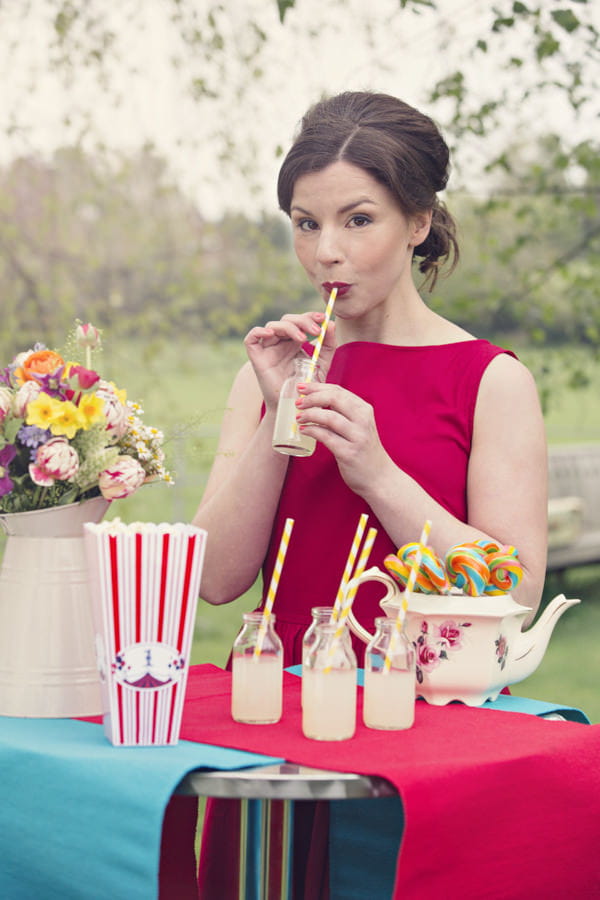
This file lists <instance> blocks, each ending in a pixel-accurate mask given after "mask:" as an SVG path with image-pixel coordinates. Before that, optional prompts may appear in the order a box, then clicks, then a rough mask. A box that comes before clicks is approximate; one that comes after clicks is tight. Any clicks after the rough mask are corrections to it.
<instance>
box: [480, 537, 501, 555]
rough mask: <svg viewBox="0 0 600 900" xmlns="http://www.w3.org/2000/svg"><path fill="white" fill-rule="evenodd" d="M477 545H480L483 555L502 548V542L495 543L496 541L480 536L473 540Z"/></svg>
mask: <svg viewBox="0 0 600 900" xmlns="http://www.w3.org/2000/svg"><path fill="white" fill-rule="evenodd" d="M473 543H474V544H475V545H476V546H477V547H481V549H482V550H483V554H484V556H486V557H487V556H489V554H490V553H497V552H498V550H502V544H497V543H496V541H492V540H488V539H487V538H481V540H480V541H474V542H473Z"/></svg>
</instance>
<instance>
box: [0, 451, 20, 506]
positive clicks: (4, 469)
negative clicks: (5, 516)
mask: <svg viewBox="0 0 600 900" xmlns="http://www.w3.org/2000/svg"><path fill="white" fill-rule="evenodd" d="M16 453H17V450H16V448H15V446H14V444H6V446H5V447H3V448H2V450H0V497H3V496H4V494H10V492H11V491H12V489H13V487H14V484H13V482H12V479H11V478H10V477H9V475H8V466H9V464H10V463H11V462H12V461H13V459H14V458H15V456H16Z"/></svg>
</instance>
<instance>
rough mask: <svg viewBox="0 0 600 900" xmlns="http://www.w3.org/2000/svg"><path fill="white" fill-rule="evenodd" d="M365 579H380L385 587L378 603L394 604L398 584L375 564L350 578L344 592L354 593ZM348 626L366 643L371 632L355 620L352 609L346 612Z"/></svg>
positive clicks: (384, 604)
mask: <svg viewBox="0 0 600 900" xmlns="http://www.w3.org/2000/svg"><path fill="white" fill-rule="evenodd" d="M365 581H380V582H381V583H382V584H384V585H385V586H386V588H387V590H386V593H385V596H384V597H382V598H381V600H380V601H379V603H380V605H381V606H382V607H384V608H385V606H386V605H392V606H394V605H395V604H394V597H398V595H399V593H400V591H399V589H398V585H397V584H396V582H395V581H394V579H393V578H392V576H391V575H388V574H387V572H382V571H381V569H379V568H377V566H372V567H371V568H370V569H366V571H364V572H363V573H362V575H358V576H357V577H356V578H351V579H350V581H349V582H348V584H347V585H346V594H348V593H354V592H356V591H357V590H358V588H359V587H360V585H361V584H363V583H364V582H365ZM348 626H349V628H350V631H353V632H354V634H355V635H356V636H357V637H359V638H360V639H361V641H364V642H365V644H368V643H369V641H370V640H371V638H372V637H373V635H372V634H369V632H368V631H367V629H366V628H363V626H362V625H361V624H360V622H358V621H357V619H356V617H355V615H354V613H353V612H352V609H350V612H349V613H348Z"/></svg>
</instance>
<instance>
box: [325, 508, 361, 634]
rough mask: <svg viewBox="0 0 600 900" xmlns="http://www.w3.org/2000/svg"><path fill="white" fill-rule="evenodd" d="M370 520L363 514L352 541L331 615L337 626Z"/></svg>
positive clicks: (332, 621)
mask: <svg viewBox="0 0 600 900" xmlns="http://www.w3.org/2000/svg"><path fill="white" fill-rule="evenodd" d="M368 520H369V517H368V515H367V514H366V513H362V515H361V517H360V519H359V520H358V525H357V526H356V531H355V533H354V540H353V541H352V545H351V547H350V552H349V553H348V559H347V560H346V568H345V569H344V572H343V575H342V580H341V581H340V586H339V588H338V592H337V594H336V598H335V602H334V604H333V611H332V613H331V623H332V624H335V623H336V622H337V620H338V616H339V614H340V612H341V611H342V605H343V602H344V595H345V593H346V585H347V584H348V582H349V581H350V576H351V574H352V569H353V568H354V563H355V560H356V557H357V555H358V548H359V547H360V542H361V541H362V536H363V534H364V531H365V528H366V527H367V522H368Z"/></svg>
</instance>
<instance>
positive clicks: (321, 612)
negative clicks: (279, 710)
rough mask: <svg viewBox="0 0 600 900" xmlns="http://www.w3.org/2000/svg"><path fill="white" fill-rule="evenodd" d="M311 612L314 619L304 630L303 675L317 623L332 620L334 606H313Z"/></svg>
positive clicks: (320, 623) (315, 635)
mask: <svg viewBox="0 0 600 900" xmlns="http://www.w3.org/2000/svg"><path fill="white" fill-rule="evenodd" d="M310 614H311V616H312V621H311V623H310V625H309V626H308V628H307V629H306V631H305V632H304V636H303V638H302V674H303V675H304V669H305V668H306V660H307V659H308V654H309V651H310V648H311V647H312V645H313V644H314V642H315V641H316V639H317V625H322V624H323V623H325V624H327V623H328V622H331V617H332V615H333V606H313V608H312V609H311V611H310ZM302 703H304V678H302Z"/></svg>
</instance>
